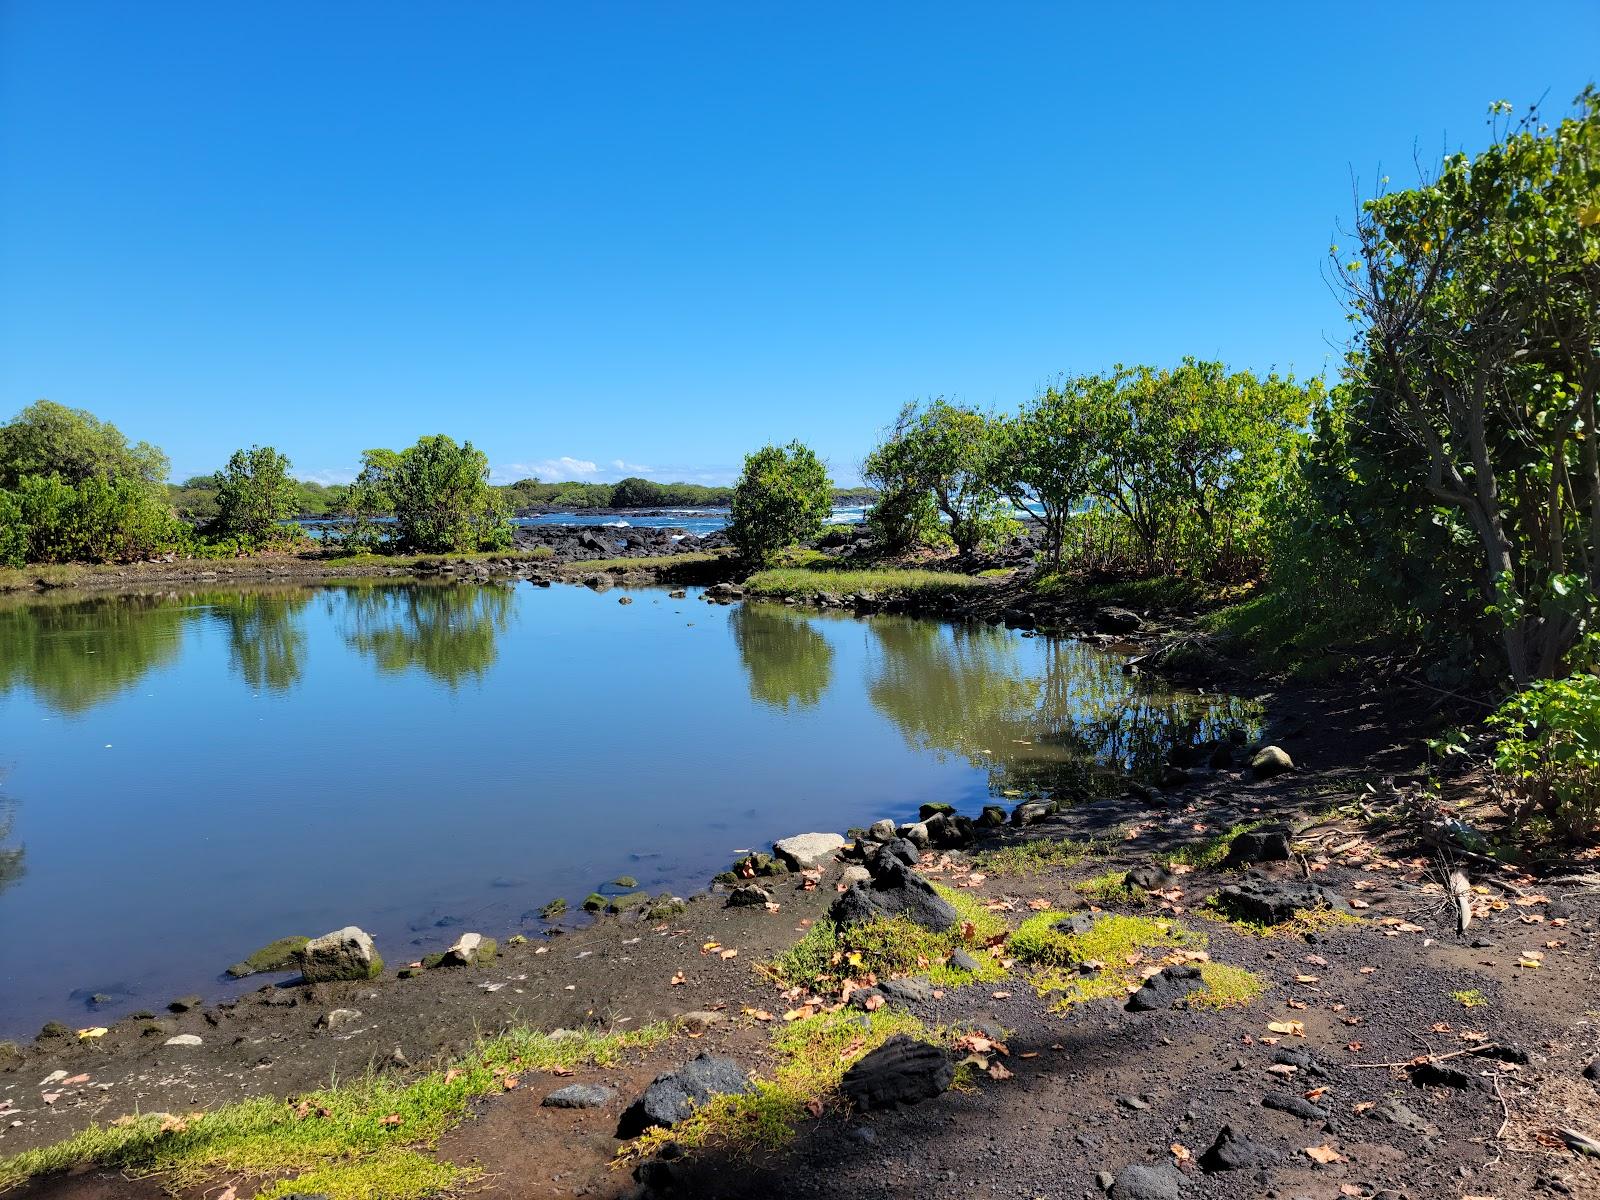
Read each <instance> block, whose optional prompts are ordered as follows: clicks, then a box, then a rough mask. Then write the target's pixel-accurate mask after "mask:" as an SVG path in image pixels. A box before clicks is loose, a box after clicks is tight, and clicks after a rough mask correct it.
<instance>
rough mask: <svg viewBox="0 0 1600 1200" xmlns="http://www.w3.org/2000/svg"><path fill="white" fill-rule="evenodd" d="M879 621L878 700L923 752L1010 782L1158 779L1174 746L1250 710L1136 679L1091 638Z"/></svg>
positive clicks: (1080, 784)
mask: <svg viewBox="0 0 1600 1200" xmlns="http://www.w3.org/2000/svg"><path fill="white" fill-rule="evenodd" d="M871 627H872V630H873V633H874V635H875V640H876V642H877V649H878V654H877V655H876V659H875V661H874V662H873V663H872V665H871V667H870V668H869V681H868V685H867V686H868V695H869V697H870V698H871V700H872V703H873V705H874V706H875V707H876V708H877V709H878V710H879V711H880V712H882V713H884V714H885V715H886V716H888V717H889V718H890V719H891V720H893V721H894V722H895V724H896V725H897V726H899V728H900V731H901V733H902V734H903V735H904V736H905V738H906V740H907V741H908V742H910V743H911V744H912V745H913V746H915V747H916V748H918V749H919V750H925V751H932V752H934V753H942V754H948V753H953V754H958V755H961V756H962V757H965V758H967V759H968V760H970V761H971V762H972V763H974V764H975V765H979V766H983V767H985V768H986V769H987V770H988V771H989V773H990V777H991V782H992V784H993V785H994V786H995V787H997V788H1000V789H1015V790H1019V791H1069V792H1075V793H1081V792H1101V791H1105V790H1108V789H1109V788H1111V787H1113V786H1116V782H1115V781H1116V778H1117V777H1118V776H1120V775H1121V774H1122V773H1124V772H1126V773H1128V774H1132V775H1134V776H1135V777H1142V778H1149V777H1151V776H1153V775H1154V774H1155V773H1156V772H1157V771H1158V770H1159V769H1160V767H1161V765H1162V763H1163V762H1164V761H1165V760H1166V757H1167V754H1168V753H1169V752H1170V750H1171V749H1172V748H1173V747H1174V746H1175V745H1188V744H1191V743H1193V742H1196V741H1200V740H1203V739H1205V738H1210V737H1215V736H1219V735H1220V734H1222V733H1223V732H1224V731H1225V730H1226V729H1227V728H1228V727H1229V726H1231V725H1234V724H1239V723H1242V722H1243V721H1244V720H1245V719H1246V717H1247V713H1246V712H1245V710H1244V708H1243V707H1242V706H1241V705H1240V704H1239V703H1238V702H1236V701H1233V700H1231V699H1229V698H1227V697H1220V696H1198V695H1194V694H1189V693H1175V692H1171V691H1167V690H1165V689H1163V688H1161V687H1159V686H1158V685H1156V684H1154V683H1153V682H1152V681H1150V680H1147V679H1144V678H1141V677H1137V676H1131V677H1130V676H1126V675H1124V674H1122V669H1121V660H1120V659H1118V658H1117V657H1116V656H1115V655H1111V654H1106V653H1104V652H1103V651H1100V650H1098V649H1097V648H1095V647H1093V646H1090V645H1087V644H1085V643H1082V642H1076V641H1057V640H1049V639H1043V638H1039V639H1032V640H1025V639H1022V638H1019V637H1018V636H1017V635H1016V634H1014V633H1012V632H1010V631H1008V630H1004V629H1001V628H998V627H996V626H989V625H958V626H951V625H940V624H936V623H933V622H927V621H911V620H899V619H887V618H880V619H876V620H874V621H873V622H872V626H871ZM1024 647H1026V648H1027V650H1026V653H1025V652H1024Z"/></svg>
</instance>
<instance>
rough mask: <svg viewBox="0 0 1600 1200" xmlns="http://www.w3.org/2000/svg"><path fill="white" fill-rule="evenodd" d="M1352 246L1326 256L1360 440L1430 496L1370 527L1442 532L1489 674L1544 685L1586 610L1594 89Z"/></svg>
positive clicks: (1413, 196)
mask: <svg viewBox="0 0 1600 1200" xmlns="http://www.w3.org/2000/svg"><path fill="white" fill-rule="evenodd" d="M1494 111H1495V113H1496V116H1497V119H1507V118H1506V114H1508V113H1509V111H1510V106H1509V105H1505V104H1501V105H1497V106H1495V110H1494ZM1355 238H1356V249H1355V252H1354V254H1353V255H1349V256H1340V255H1339V254H1338V250H1337V247H1335V251H1334V252H1335V269H1336V272H1337V274H1338V276H1339V277H1340V278H1341V279H1343V280H1344V281H1345V286H1346V288H1347V295H1348V301H1349V309H1350V316H1351V318H1352V320H1353V322H1354V323H1355V326H1356V335H1355V342H1354V346H1353V348H1352V354H1351V358H1350V371H1349V377H1350V383H1351V386H1352V389H1353V391H1354V392H1355V399H1354V401H1353V403H1354V407H1355V420H1356V421H1357V422H1358V423H1359V425H1360V427H1361V428H1360V431H1359V432H1358V435H1357V436H1358V437H1359V438H1361V439H1363V440H1365V439H1374V440H1379V441H1381V440H1383V439H1390V440H1392V442H1393V443H1394V445H1393V451H1392V453H1390V454H1388V455H1385V456H1381V457H1379V456H1374V457H1375V460H1377V461H1382V462H1383V463H1384V465H1385V467H1386V468H1387V469H1389V470H1392V471H1394V472H1395V473H1396V475H1397V480H1396V482H1395V484H1394V486H1392V488H1391V489H1390V490H1391V492H1392V494H1393V495H1395V496H1397V497H1405V496H1411V495H1415V494H1416V491H1417V489H1419V488H1420V489H1421V491H1422V493H1423V494H1424V495H1425V497H1426V500H1427V503H1426V504H1425V505H1423V506H1419V507H1418V508H1417V509H1416V510H1413V511H1409V512H1408V511H1404V510H1399V511H1389V512H1387V513H1385V514H1384V519H1385V520H1387V521H1391V522H1395V523H1397V524H1400V523H1408V522H1417V521H1434V522H1438V523H1441V524H1443V525H1445V526H1449V527H1452V528H1453V529H1456V530H1459V531H1460V534H1461V535H1462V536H1463V537H1464V538H1465V539H1467V540H1469V541H1470V542H1471V543H1472V544H1474V546H1475V554H1474V557H1475V559H1476V562H1475V564H1474V574H1475V575H1476V584H1477V586H1478V588H1479V589H1481V592H1482V594H1483V595H1484V596H1486V597H1489V598H1491V599H1492V605H1493V607H1492V613H1493V616H1494V618H1495V623H1496V625H1497V626H1498V634H1499V647H1498V651H1499V653H1498V656H1497V657H1498V658H1499V665H1500V669H1501V671H1503V673H1504V675H1506V676H1509V678H1510V680H1511V681H1512V682H1513V683H1515V684H1517V685H1519V686H1520V685H1523V684H1526V683H1527V682H1529V681H1530V680H1533V679H1537V678H1547V677H1553V676H1557V675H1559V674H1561V673H1562V672H1564V671H1565V670H1566V669H1567V664H1566V657H1567V654H1568V652H1569V651H1570V650H1571V649H1572V647H1573V646H1574V645H1576V643H1577V642H1578V640H1579V638H1580V637H1581V636H1582V635H1583V634H1584V632H1585V631H1586V630H1587V629H1588V628H1590V627H1591V626H1592V624H1593V623H1594V618H1595V613H1596V608H1597V604H1600V601H1597V596H1600V410H1597V405H1600V353H1597V352H1596V347H1597V346H1600V93H1597V92H1596V91H1595V90H1594V88H1593V87H1591V88H1589V89H1588V90H1586V91H1585V92H1584V93H1583V94H1582V95H1581V96H1580V97H1578V100H1577V109H1576V112H1575V113H1574V114H1573V115H1572V116H1570V117H1568V118H1567V119H1564V120H1562V121H1560V122H1559V123H1558V124H1557V125H1556V126H1555V127H1554V128H1550V127H1548V126H1547V125H1545V124H1543V123H1541V122H1540V119H1539V116H1538V114H1537V112H1535V111H1530V113H1529V114H1528V116H1527V117H1526V118H1525V119H1523V120H1522V121H1519V122H1516V123H1514V124H1509V125H1502V126H1498V127H1497V129H1496V141H1495V142H1494V143H1493V144H1492V145H1490V146H1489V147H1488V149H1486V150H1484V151H1483V152H1482V153H1481V154H1478V155H1477V156H1475V157H1472V158H1469V157H1468V156H1467V155H1465V154H1457V155H1452V156H1451V157H1449V158H1447V159H1445V161H1444V163H1443V165H1442V167H1441V168H1440V170H1439V172H1438V175H1437V176H1436V177H1435V178H1433V179H1431V180H1425V181H1424V182H1423V183H1422V184H1421V185H1420V186H1418V187H1415V188H1412V189H1409V190H1406V191H1401V192H1395V193H1391V194H1386V195H1380V196H1378V197H1377V198H1375V199H1372V200H1369V201H1367V202H1366V203H1365V204H1364V205H1363V206H1362V208H1361V212H1360V214H1359V216H1358V219H1357V223H1356V228H1355ZM1342 259H1347V261H1341V260H1342ZM1441 568H1442V569H1448V564H1441ZM1473 619H1474V618H1473V616H1472V615H1469V617H1468V621H1469V622H1470V621H1471V620H1473Z"/></svg>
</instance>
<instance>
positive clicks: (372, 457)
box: [344, 433, 511, 554]
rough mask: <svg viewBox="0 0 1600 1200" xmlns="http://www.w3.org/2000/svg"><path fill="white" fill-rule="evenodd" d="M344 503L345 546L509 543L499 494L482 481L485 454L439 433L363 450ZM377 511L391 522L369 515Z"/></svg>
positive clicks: (430, 548) (466, 547)
mask: <svg viewBox="0 0 1600 1200" xmlns="http://www.w3.org/2000/svg"><path fill="white" fill-rule="evenodd" d="M347 503H348V508H347V511H346V514H345V515H346V516H347V517H349V518H350V524H349V526H348V527H347V529H346V531H345V534H344V541H345V544H346V546H347V547H348V548H350V549H355V550H374V549H381V548H388V547H390V546H391V544H392V547H393V548H396V549H401V550H406V551H413V552H417V553H423V554H445V553H451V552H455V553H463V552H467V551H473V550H500V549H504V548H505V547H506V546H508V545H510V544H511V527H510V525H508V524H507V523H506V510H505V505H504V502H503V501H502V500H501V498H500V496H499V494H498V493H497V492H496V491H495V489H493V488H492V487H490V486H489V459H488V456H487V455H485V454H484V453H483V451H481V450H479V449H477V448H476V447H474V446H473V444H472V443H471V442H463V443H461V444H460V445H457V444H456V442H455V440H454V439H453V438H450V437H447V436H446V435H444V434H442V433H441V434H436V435H434V436H431V437H421V438H418V439H417V443H416V445H414V446H411V447H408V448H407V449H405V450H400V451H395V450H368V451H367V452H366V453H365V454H363V455H362V468H361V474H360V476H358V477H357V479H356V481H355V483H353V484H351V485H350V491H349V495H348V502H347ZM384 514H393V517H394V521H393V523H392V524H386V525H380V524H378V523H376V522H375V521H374V520H373V518H375V517H377V516H380V515H384Z"/></svg>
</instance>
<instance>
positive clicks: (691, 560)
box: [561, 550, 728, 575]
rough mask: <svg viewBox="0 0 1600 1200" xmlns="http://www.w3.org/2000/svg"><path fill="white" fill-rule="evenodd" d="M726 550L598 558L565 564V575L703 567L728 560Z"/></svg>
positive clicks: (563, 568)
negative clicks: (719, 560) (721, 560)
mask: <svg viewBox="0 0 1600 1200" xmlns="http://www.w3.org/2000/svg"><path fill="white" fill-rule="evenodd" d="M727 557H728V552H727V551H726V550H686V551H685V552H684V553H682V554H653V555H648V556H644V555H641V556H640V557H639V558H596V559H591V560H590V561H588V562H573V563H564V564H563V565H562V567H561V573H562V574H563V575H593V574H596V573H600V574H611V573H613V572H625V571H655V570H663V569H666V568H669V567H692V566H703V565H705V564H706V563H712V562H716V561H717V560H718V559H721V558H727Z"/></svg>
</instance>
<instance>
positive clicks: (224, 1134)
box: [0, 1025, 672, 1200]
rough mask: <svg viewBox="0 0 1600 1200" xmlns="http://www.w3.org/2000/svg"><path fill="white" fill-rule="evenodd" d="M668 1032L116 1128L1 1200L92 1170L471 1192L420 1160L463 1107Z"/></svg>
mask: <svg viewBox="0 0 1600 1200" xmlns="http://www.w3.org/2000/svg"><path fill="white" fill-rule="evenodd" d="M671 1032H672V1029H671V1027H670V1026H668V1025H651V1026H648V1027H646V1028H643V1029H638V1030H634V1031H632V1032H627V1033H610V1034H598V1033H567V1034H563V1035H562V1036H560V1037H556V1036H553V1035H551V1034H547V1033H540V1032H537V1031H534V1030H527V1029H523V1030H516V1031H513V1032H511V1033H507V1034H504V1035H502V1036H500V1037H496V1038H492V1039H489V1040H486V1041H483V1042H481V1043H480V1044H479V1045H478V1047H477V1048H476V1049H475V1050H474V1051H473V1053H471V1054H470V1055H468V1056H467V1057H466V1058H465V1059H463V1060H462V1061H461V1062H459V1063H457V1064H456V1065H454V1066H452V1067H449V1068H441V1069H439V1070H437V1071H432V1072H429V1073H428V1074H426V1075H424V1076H422V1077H421V1078H419V1079H416V1080H414V1081H412V1082H409V1083H405V1082H399V1081H395V1080H391V1079H387V1078H385V1077H383V1076H380V1075H369V1076H367V1077H365V1078H363V1079H360V1080H356V1081H354V1082H352V1083H347V1084H342V1085H340V1086H337V1087H331V1088H328V1089H326V1090H324V1091H320V1092H314V1093H311V1094H309V1095H305V1096H302V1097H299V1098H298V1099H290V1100H275V1099H272V1098H270V1097H259V1098H256V1099H252V1100H245V1101H242V1102H240V1103H238V1104H231V1105H228V1106H227V1107H224V1108H220V1109H216V1110H214V1111H212V1112H205V1113H188V1114H184V1115H177V1116H175V1115H173V1114H170V1113H146V1114H142V1115H139V1116H133V1117H123V1118H120V1119H119V1120H117V1121H114V1122H112V1123H111V1124H110V1125H103V1126H99V1125H97V1126H93V1127H91V1128H89V1129H86V1130H84V1131H83V1132H82V1133H79V1134H77V1135H76V1136H74V1137H72V1138H69V1139H68V1140H66V1141H64V1142H59V1143H57V1144H56V1145H53V1146H46V1147H43V1148H41V1149H38V1150H28V1151H24V1152H23V1153H21V1154H18V1155H15V1156H14V1157H12V1158H7V1159H0V1192H3V1191H6V1190H8V1189H10V1188H13V1187H16V1186H18V1185H19V1184H22V1183H24V1182H26V1181H27V1180H29V1179H32V1178H34V1177H36V1176H40V1175H46V1174H50V1173H52V1172H57V1171H64V1170H67V1169H69V1168H72V1167H78V1166H85V1165H90V1164H93V1165H96V1166H101V1167H110V1168H116V1169H120V1170H122V1171H124V1172H126V1173H127V1174H129V1175H133V1176H160V1177H162V1180H163V1182H164V1183H167V1184H169V1185H171V1186H174V1187H187V1186H191V1185H194V1184H197V1183H200V1182H203V1181H205V1180H208V1179H213V1178H215V1177H218V1176H223V1175H243V1176H247V1177H250V1178H254V1179H271V1180H272V1182H271V1183H269V1184H268V1185H267V1186H266V1187H265V1188H264V1189H263V1190H262V1191H261V1192H260V1193H258V1195H259V1197H260V1198H262V1200H271V1198H273V1197H278V1196H287V1195H291V1194H295V1193H318V1194H322V1195H326V1196H328V1197H329V1200H367V1198H369V1197H374V1196H383V1197H385V1200H416V1198H420V1197H424V1196H431V1195H435V1194H437V1193H438V1192H441V1191H443V1190H445V1189H448V1188H454V1187H460V1186H462V1185H464V1184H467V1183H470V1182H471V1181H472V1179H473V1178H474V1177H475V1174H474V1172H473V1171H472V1170H471V1169H469V1168H464V1167H458V1166H456V1165H454V1164H452V1163H447V1162H440V1161H439V1160H437V1159H435V1158H433V1157H431V1156H430V1155H428V1154H427V1153H425V1151H427V1150H429V1149H431V1148H432V1147H434V1146H435V1145H437V1144H438V1140H439V1138H440V1136H441V1135H443V1134H444V1133H445V1132H446V1131H447V1130H449V1129H450V1128H451V1127H452V1126H454V1125H455V1124H457V1123H458V1122H459V1121H460V1120H461V1119H462V1118H463V1117H465V1116H466V1115H467V1111H468V1106H469V1105H470V1103H471V1102H472V1101H473V1100H475V1099H478V1098H480V1097H484V1096H492V1095H496V1094H498V1093H500V1092H503V1091H506V1090H508V1088H511V1087H515V1086H517V1085H516V1083H515V1082H513V1081H514V1080H516V1079H517V1078H518V1074H519V1073H520V1072H551V1071H570V1070H573V1069H575V1068H577V1067H581V1066H612V1065H615V1064H616V1063H618V1062H620V1061H621V1059H622V1056H623V1055H624V1054H625V1053H627V1052H630V1051H642V1050H647V1049H649V1048H650V1047H652V1046H654V1045H656V1044H657V1043H659V1042H661V1041H662V1040H663V1039H665V1038H666V1037H668V1036H669V1035H670V1034H671Z"/></svg>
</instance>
